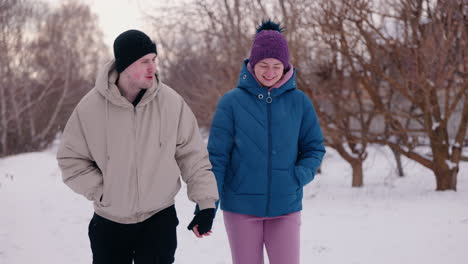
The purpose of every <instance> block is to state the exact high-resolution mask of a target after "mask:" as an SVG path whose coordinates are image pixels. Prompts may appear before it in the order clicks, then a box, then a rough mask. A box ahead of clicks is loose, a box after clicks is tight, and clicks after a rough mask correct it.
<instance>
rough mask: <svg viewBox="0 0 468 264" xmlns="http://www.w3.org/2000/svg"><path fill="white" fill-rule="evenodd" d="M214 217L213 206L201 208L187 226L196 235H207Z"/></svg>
mask: <svg viewBox="0 0 468 264" xmlns="http://www.w3.org/2000/svg"><path fill="white" fill-rule="evenodd" d="M214 217H215V209H214V208H208V209H203V210H201V211H200V212H198V213H197V214H196V215H195V217H194V218H193V220H192V222H190V224H189V226H188V227H187V228H188V230H192V231H193V232H194V233H195V235H196V236H197V237H203V236H209V235H210V234H211V227H212V226H213V219H214Z"/></svg>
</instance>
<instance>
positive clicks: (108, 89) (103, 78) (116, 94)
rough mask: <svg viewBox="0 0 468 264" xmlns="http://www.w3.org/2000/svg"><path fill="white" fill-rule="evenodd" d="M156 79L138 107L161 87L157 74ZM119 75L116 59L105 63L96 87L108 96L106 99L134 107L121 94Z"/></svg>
mask: <svg viewBox="0 0 468 264" xmlns="http://www.w3.org/2000/svg"><path fill="white" fill-rule="evenodd" d="M155 76H156V81H155V82H154V83H153V86H152V87H151V88H149V89H147V91H146V93H145V95H144V96H143V98H141V101H140V102H139V103H138V105H137V107H139V106H143V105H145V104H147V103H148V102H150V101H151V100H153V99H154V98H155V97H156V95H157V94H158V92H159V89H160V81H159V77H158V75H157V74H155ZM118 77H119V73H118V72H117V70H116V64H115V60H114V59H112V60H111V61H109V62H107V63H106V64H104V66H103V67H102V68H101V69H100V71H99V72H98V76H97V78H96V84H95V88H96V90H97V91H98V92H99V93H100V94H101V95H102V96H104V97H105V98H106V100H107V101H108V102H110V103H112V104H114V105H117V106H121V107H126V108H133V105H132V104H131V103H130V102H129V101H128V100H127V99H126V98H125V97H123V96H122V95H121V94H120V91H119V89H118V88H117V84H116V82H117V79H118Z"/></svg>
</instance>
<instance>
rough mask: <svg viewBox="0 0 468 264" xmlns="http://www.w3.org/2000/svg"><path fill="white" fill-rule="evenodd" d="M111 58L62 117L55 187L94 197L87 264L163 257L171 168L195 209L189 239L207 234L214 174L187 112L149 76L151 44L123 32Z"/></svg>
mask: <svg viewBox="0 0 468 264" xmlns="http://www.w3.org/2000/svg"><path fill="white" fill-rule="evenodd" d="M114 57H115V60H112V61H111V62H109V63H108V64H106V65H105V67H104V68H103V69H102V71H100V73H99V74H98V77H97V80H96V85H95V87H94V89H92V90H91V91H90V92H89V93H88V94H87V95H86V96H84V97H83V99H82V100H81V101H80V103H79V104H78V106H77V107H76V108H75V110H74V111H73V113H72V115H71V117H70V119H69V120H68V123H67V125H66V127H65V130H64V132H63V135H62V140H61V144H60V147H59V150H58V153H57V160H58V163H59V166H60V168H61V170H62V176H63V180H64V182H65V184H67V185H68V186H69V187H70V188H71V189H72V190H73V191H75V192H77V193H79V194H82V195H84V196H85V197H86V198H88V199H89V200H91V201H93V202H94V211H95V213H94V215H93V218H92V219H91V222H90V224H89V238H90V242H91V249H92V252H93V263H98V264H100V263H113V264H115V263H128V264H131V263H132V261H134V263H136V264H139V263H173V262H174V254H175V250H176V247H177V239H176V226H177V224H178V219H177V215H176V211H175V207H174V196H175V195H176V194H177V192H178V191H179V189H180V187H181V182H180V175H182V178H183V180H184V181H185V182H186V183H187V192H188V197H189V198H190V200H192V201H194V202H196V203H197V205H198V208H199V209H200V210H199V211H197V212H198V213H197V214H196V215H195V217H194V219H193V221H192V222H191V223H190V225H189V229H193V231H194V233H195V234H196V236H197V237H202V236H206V235H209V234H210V233H211V226H212V223H213V218H214V214H215V212H214V211H215V209H214V208H215V202H216V200H218V190H217V187H216V180H215V177H214V175H213V174H212V172H211V171H210V169H211V165H210V162H209V160H208V153H207V151H206V147H205V145H204V142H203V140H202V138H201V136H200V134H199V130H198V125H197V122H196V119H195V116H194V115H193V113H192V111H191V110H190V109H189V107H188V106H187V104H186V103H185V102H184V100H183V99H182V97H181V96H179V95H178V94H177V93H176V92H175V91H174V90H172V89H171V88H170V87H168V86H166V85H165V84H163V83H162V82H160V81H159V79H158V75H157V71H156V57H157V51H156V45H155V44H154V43H153V42H152V41H151V39H150V38H149V37H148V36H147V35H146V34H145V33H143V32H141V31H138V30H129V31H126V32H124V33H122V34H120V35H119V36H118V37H117V38H116V39H115V41H114Z"/></svg>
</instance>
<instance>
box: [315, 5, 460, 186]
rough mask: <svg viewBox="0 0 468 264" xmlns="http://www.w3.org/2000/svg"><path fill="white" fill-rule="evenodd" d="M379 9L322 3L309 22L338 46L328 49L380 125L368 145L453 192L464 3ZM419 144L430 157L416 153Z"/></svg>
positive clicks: (369, 136)
mask: <svg viewBox="0 0 468 264" xmlns="http://www.w3.org/2000/svg"><path fill="white" fill-rule="evenodd" d="M382 3H383V1H382V2H381V3H379V4H380V6H381V7H382V6H384V8H380V9H378V8H377V7H376V5H375V3H374V2H373V1H368V0H358V1H348V0H344V1H333V0H323V1H322V4H323V6H324V8H323V9H322V10H321V11H320V13H319V14H318V15H317V16H316V18H317V20H316V23H317V25H318V26H319V27H320V28H321V32H322V36H323V37H324V38H329V37H330V36H333V38H336V39H338V40H339V42H338V45H329V48H330V49H331V50H334V51H336V52H338V53H339V54H340V56H342V57H343V58H344V59H345V60H346V62H347V64H349V65H350V69H351V75H352V77H353V78H356V79H357V80H359V83H360V85H361V86H362V88H363V91H364V92H365V93H367V96H368V98H369V101H370V102H371V103H372V104H373V105H374V107H375V109H376V113H377V114H378V115H379V117H380V118H381V121H382V123H384V126H383V130H380V131H372V133H369V135H368V140H369V141H370V142H374V143H379V144H384V145H387V146H389V147H391V148H392V149H393V150H394V151H396V152H398V153H401V154H402V155H405V156H407V157H408V158H410V159H413V160H415V161H417V162H418V163H420V164H422V165H423V166H425V167H427V168H429V169H431V170H432V171H433V172H434V174H435V177H436V185H437V187H436V189H437V190H456V179H457V174H458V164H459V162H460V160H461V149H462V147H463V145H464V140H465V137H466V130H467V124H468V100H467V98H466V97H467V95H468V85H467V82H466V52H467V47H468V45H467V37H468V35H467V33H468V32H467V31H468V30H467V29H468V28H467V27H466V24H467V14H466V6H465V5H464V1H463V0H454V1H425V0H398V1H396V0H395V1H389V2H387V5H382ZM375 77H378V78H379V79H381V80H383V82H382V83H379V84H376V83H375V82H374V80H375ZM457 109H460V111H459V112H458V113H457V111H456V110H457ZM456 114H458V118H457V117H456ZM449 122H452V124H453V126H452V127H453V128H454V131H449V130H448V127H449V126H448V125H449ZM424 141H427V143H428V144H429V146H430V153H431V155H430V156H428V155H425V154H424V153H422V152H421V151H418V150H417V147H418V146H420V145H421V143H422V142H424Z"/></svg>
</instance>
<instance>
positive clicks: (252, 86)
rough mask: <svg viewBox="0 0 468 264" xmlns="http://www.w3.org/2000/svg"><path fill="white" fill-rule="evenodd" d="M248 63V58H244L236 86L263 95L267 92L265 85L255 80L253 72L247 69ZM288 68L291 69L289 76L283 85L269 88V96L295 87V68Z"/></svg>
mask: <svg viewBox="0 0 468 264" xmlns="http://www.w3.org/2000/svg"><path fill="white" fill-rule="evenodd" d="M248 63H249V60H248V59H246V60H244V63H243V64H242V68H241V71H240V74H239V81H238V82H237V87H239V88H241V89H244V90H247V91H248V92H250V93H252V94H254V95H256V96H257V95H259V94H263V95H265V94H266V93H267V92H268V89H267V88H266V87H263V86H262V85H261V84H260V83H259V82H258V81H257V79H256V78H255V76H253V74H252V73H251V72H250V71H249V69H248ZM290 70H292V71H293V74H292V76H291V78H290V79H289V80H288V81H286V82H285V83H284V84H283V85H281V86H280V87H278V88H275V89H271V90H270V94H271V96H278V95H281V94H282V93H284V92H286V91H289V90H293V89H296V88H297V82H296V69H294V68H293V69H290Z"/></svg>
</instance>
